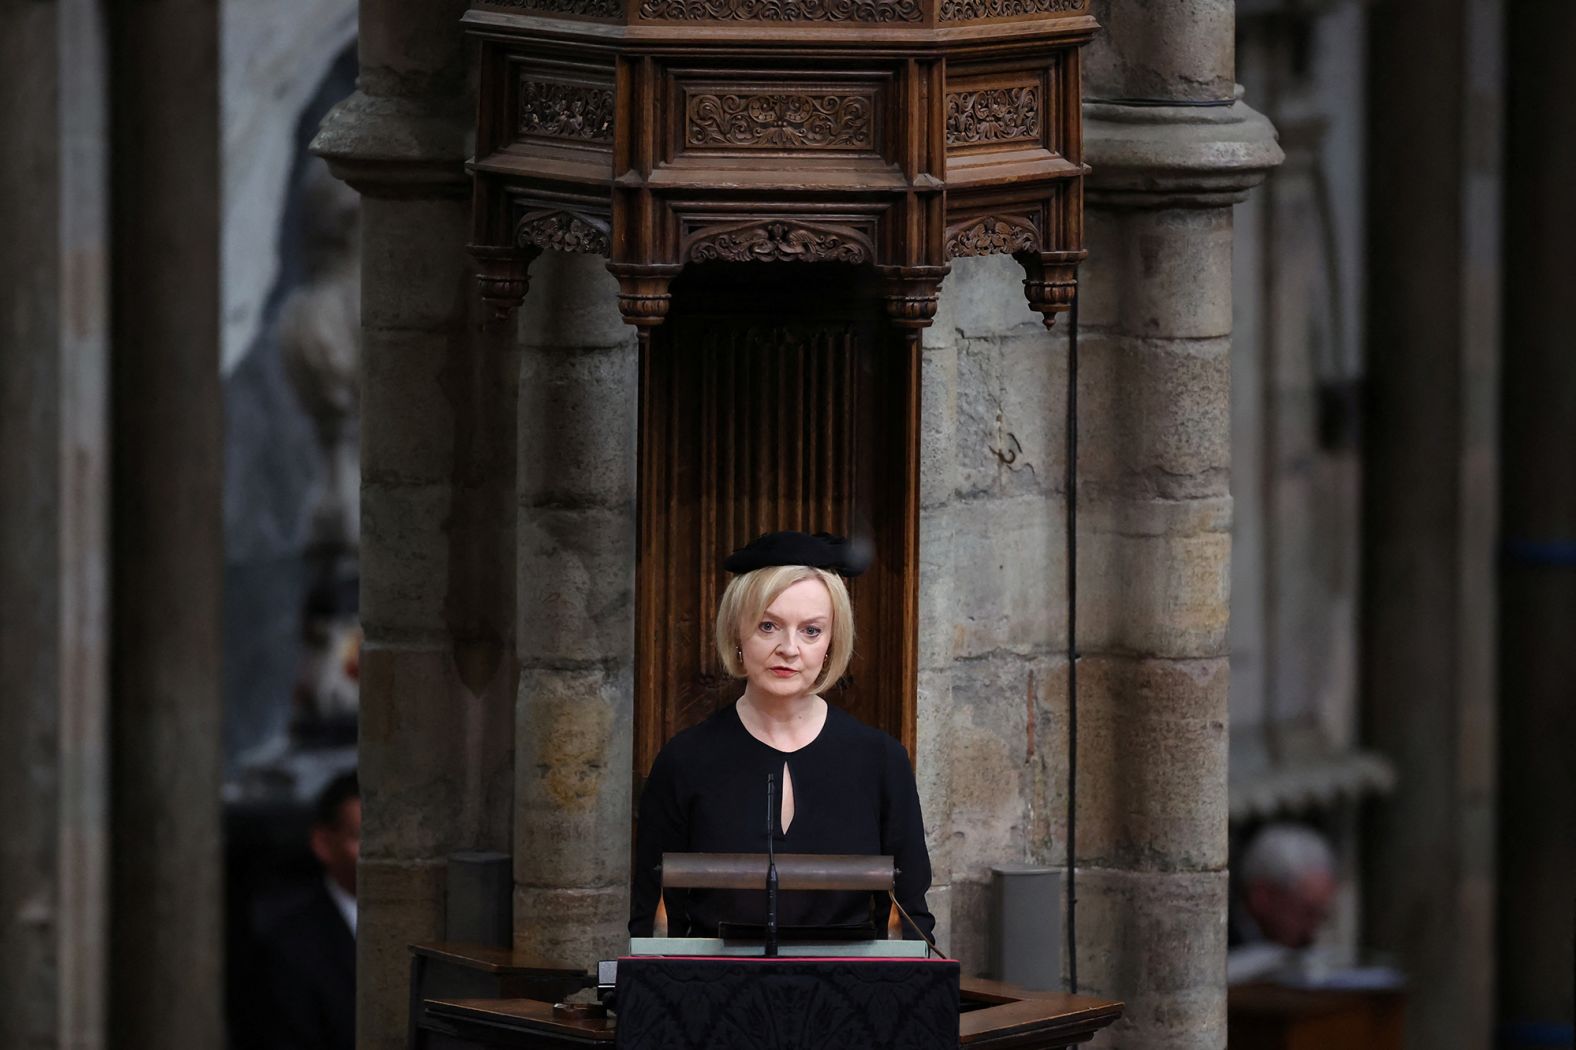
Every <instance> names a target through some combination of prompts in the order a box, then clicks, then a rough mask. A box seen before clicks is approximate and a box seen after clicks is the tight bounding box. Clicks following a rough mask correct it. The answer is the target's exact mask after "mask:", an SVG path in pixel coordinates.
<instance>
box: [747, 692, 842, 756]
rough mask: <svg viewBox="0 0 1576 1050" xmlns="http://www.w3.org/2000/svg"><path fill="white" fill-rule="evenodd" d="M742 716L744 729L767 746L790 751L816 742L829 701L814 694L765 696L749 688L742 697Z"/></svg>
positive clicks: (824, 719)
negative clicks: (813, 741) (784, 745)
mask: <svg viewBox="0 0 1576 1050" xmlns="http://www.w3.org/2000/svg"><path fill="white" fill-rule="evenodd" d="M738 709H739V716H740V718H741V719H742V720H743V722H744V727H745V728H746V729H748V730H749V731H750V732H751V733H752V734H754V735H755V736H756V737H758V738H760V739H761V740H763V741H764V742H765V743H768V744H771V745H773V746H774V747H778V746H779V745H781V744H788V745H790V746H788V747H779V750H783V751H790V750H793V749H794V748H796V747H802V746H803V745H804V744H807V743H809V742H810V740H813V739H814V738H815V736H816V734H817V733H819V732H820V731H821V726H822V724H823V723H825V721H826V701H825V700H822V699H821V698H820V697H819V696H817V695H815V694H814V693H811V694H809V695H807V696H794V697H775V696H762V695H760V694H758V693H756V692H754V691H753V690H751V689H750V688H749V686H745V689H744V695H743V696H741V697H739V703H738Z"/></svg>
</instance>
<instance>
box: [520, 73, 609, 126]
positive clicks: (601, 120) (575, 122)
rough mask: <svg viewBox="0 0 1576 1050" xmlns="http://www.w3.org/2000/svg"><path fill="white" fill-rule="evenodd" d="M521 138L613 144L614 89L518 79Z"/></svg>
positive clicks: (526, 78) (524, 77) (525, 77)
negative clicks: (534, 137)
mask: <svg viewBox="0 0 1576 1050" xmlns="http://www.w3.org/2000/svg"><path fill="white" fill-rule="evenodd" d="M517 127H518V130H519V133H520V134H521V135H540V136H543V137H546V138H554V139H571V140H574V141H579V142H612V141H613V89H612V88H610V87H598V86H594V85H589V84H560V83H558V82H557V81H553V80H532V79H530V78H529V77H527V76H522V77H521V78H520V119H519V123H518V125H517Z"/></svg>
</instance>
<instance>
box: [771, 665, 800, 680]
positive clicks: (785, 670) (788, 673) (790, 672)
mask: <svg viewBox="0 0 1576 1050" xmlns="http://www.w3.org/2000/svg"><path fill="white" fill-rule="evenodd" d="M771 672H772V674H774V675H776V676H777V677H778V678H792V677H793V676H794V675H796V674H798V673H799V672H798V671H796V670H794V669H793V668H792V667H773V668H772V669H771Z"/></svg>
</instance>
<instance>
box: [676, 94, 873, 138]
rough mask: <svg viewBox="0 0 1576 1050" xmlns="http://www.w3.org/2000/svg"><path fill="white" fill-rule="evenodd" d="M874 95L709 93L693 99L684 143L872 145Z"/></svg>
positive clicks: (690, 101) (690, 99)
mask: <svg viewBox="0 0 1576 1050" xmlns="http://www.w3.org/2000/svg"><path fill="white" fill-rule="evenodd" d="M872 109H873V98H872V97H871V96H870V95H860V94H814V95H812V94H726V95H724V94H706V95H692V96H690V98H689V106H688V113H687V114H686V120H685V141H686V142H687V143H688V144H689V145H691V146H742V147H744V148H747V149H750V148H754V149H761V148H772V147H797V148H806V147H808V148H816V149H870V148H872V147H873V146H874V145H875V125H874V121H873V120H872V113H871V111H872Z"/></svg>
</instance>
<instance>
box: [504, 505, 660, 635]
mask: <svg viewBox="0 0 1576 1050" xmlns="http://www.w3.org/2000/svg"><path fill="white" fill-rule="evenodd" d="M517 542H518V544H519V546H518V552H517V558H518V564H519V570H518V571H519V585H518V592H517V593H518V596H519V618H518V622H519V642H518V651H519V654H520V659H521V660H522V661H525V662H527V663H544V662H545V663H564V662H588V661H597V660H608V659H615V658H627V657H628V655H629V654H630V653H631V652H632V651H633V648H634V625H635V522H634V508H633V507H632V506H630V507H626V508H613V509H609V508H602V507H586V508H580V509H564V508H558V507H528V508H522V509H521V510H520V516H519V537H518V541H517Z"/></svg>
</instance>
